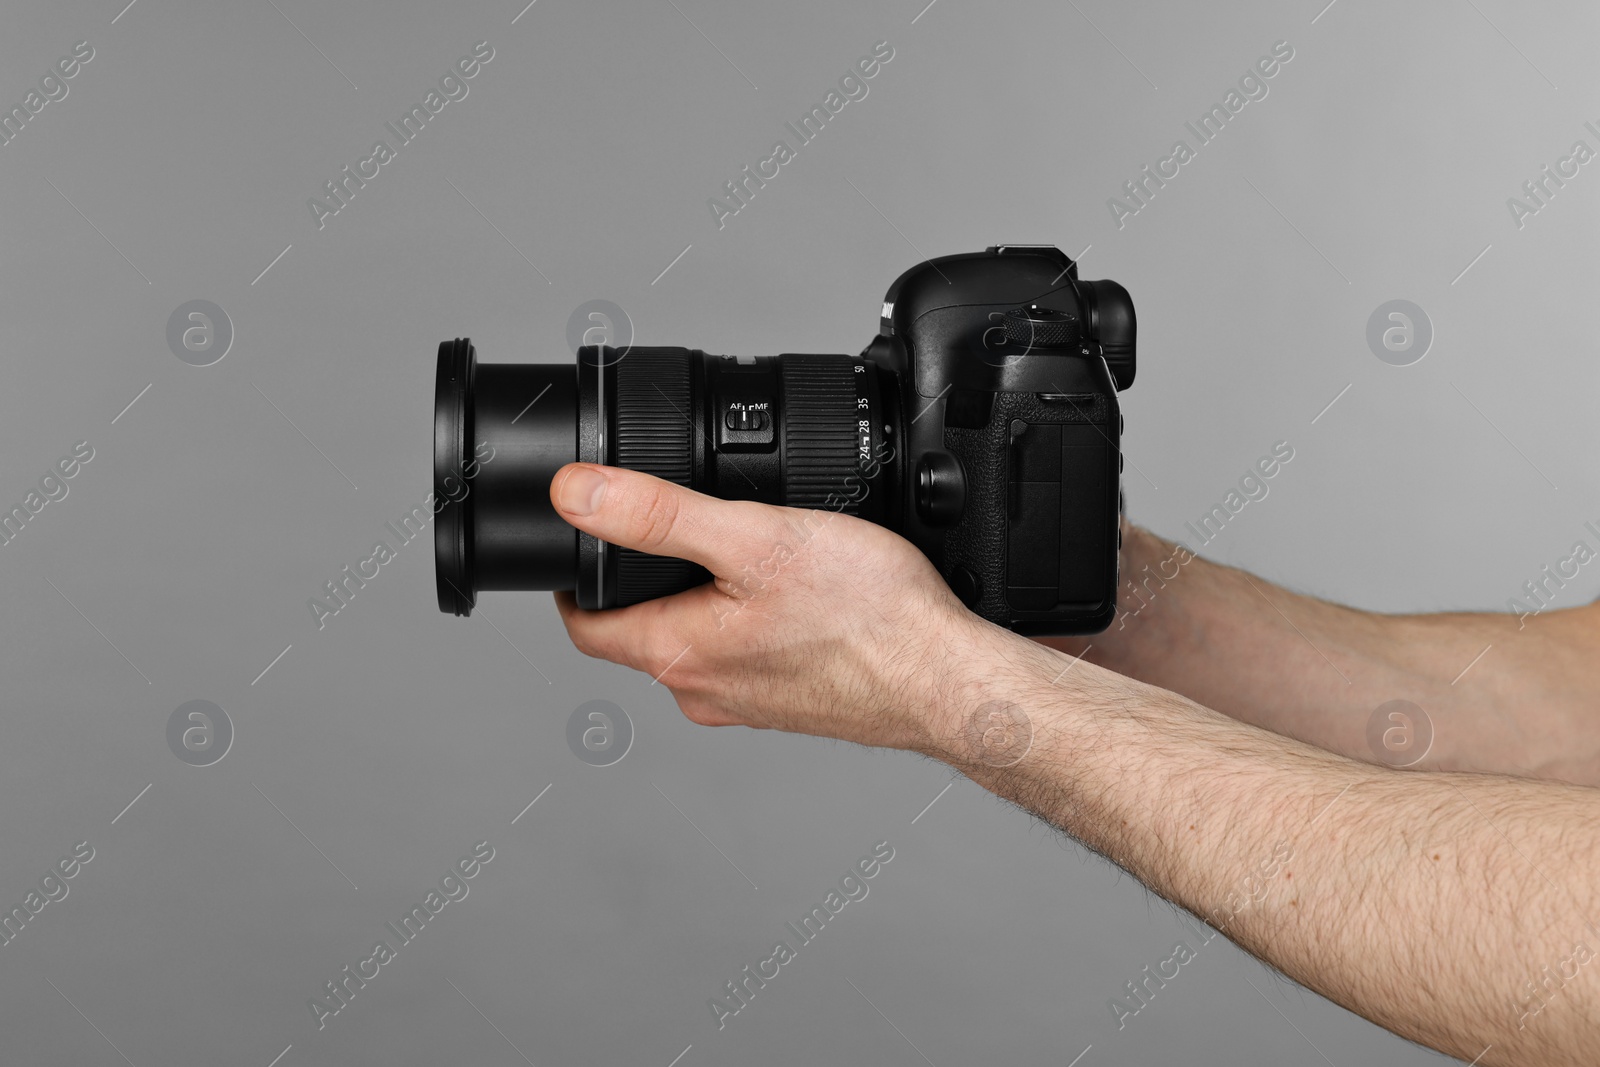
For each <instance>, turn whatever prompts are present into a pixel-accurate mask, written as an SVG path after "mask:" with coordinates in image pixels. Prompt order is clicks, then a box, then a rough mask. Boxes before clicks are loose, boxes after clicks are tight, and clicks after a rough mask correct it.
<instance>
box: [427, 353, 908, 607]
mask: <svg viewBox="0 0 1600 1067" xmlns="http://www.w3.org/2000/svg"><path fill="white" fill-rule="evenodd" d="M892 378H893V375H892V372H891V371H888V370H886V369H884V368H882V367H880V366H879V365H878V364H876V363H872V362H869V361H867V360H864V359H861V358H857V357H853V356H845V355H835V354H820V355H814V354H787V355H782V356H773V357H756V358H747V357H738V358H736V357H732V356H708V355H706V354H705V353H704V352H700V351H698V350H694V349H687V348H642V347H631V348H628V349H626V350H621V351H619V350H617V349H612V348H609V347H595V346H586V347H583V348H580V349H579V350H578V359H577V363H576V366H574V365H573V364H487V363H485V364H480V363H478V362H477V355H476V352H475V350H474V349H473V346H472V343H471V342H470V341H468V340H466V339H464V338H460V339H457V340H454V341H446V342H445V343H443V344H442V345H440V346H439V364H438V378H437V383H436V392H435V402H434V499H435V504H434V507H435V509H436V519H435V523H436V525H435V530H434V561H435V569H436V574H437V584H438V595H439V608H440V610H442V611H445V612H448V613H454V614H457V615H467V614H470V612H471V610H472V607H473V606H474V604H475V603H476V601H477V594H478V593H479V592H482V591H485V590H528V589H566V590H573V591H575V592H576V594H577V598H578V603H579V604H580V605H581V606H582V607H585V608H606V607H620V606H624V605H627V604H634V603H638V602H640V601H643V600H648V599H651V598H653V597H658V596H665V595H667V594H669V593H674V592H678V591H680V590H683V589H688V588H690V587H692V586H695V585H698V584H701V583H702V582H704V581H706V580H708V575H707V574H706V572H705V571H704V570H703V569H702V568H700V567H699V566H697V565H695V564H692V563H689V562H687V561H684V560H679V559H673V558H670V557H663V556H651V555H648V554H646V553H642V552H637V551H634V550H632V549H627V548H621V547H619V546H616V545H611V544H607V543H606V542H603V541H599V540H597V539H596V538H594V537H591V536H590V535H588V534H582V533H579V532H578V531H577V530H575V529H573V527H571V526H569V525H568V524H567V523H566V522H565V521H564V520H562V519H561V517H560V516H559V515H558V514H557V513H556V511H555V509H554V507H553V506H552V505H551V503H550V481H551V478H552V476H553V475H554V474H555V472H556V471H557V470H558V469H559V468H560V467H561V466H562V465H563V464H565V463H570V462H572V461H574V460H579V461H583V462H590V463H602V464H607V465H610V466H617V467H626V468H628V469H630V470H637V471H642V472H644V473H647V474H652V475H654V476H656V477H658V478H663V479H665V480H667V481H671V482H676V483H677V484H679V485H685V486H689V487H690V488H693V489H696V490H698V491H700V492H704V493H708V494H710V495H713V496H718V497H722V498H724V499H730V500H759V501H763V502H766V503H771V504H781V505H785V506H789V507H800V508H813V509H819V510H823V511H834V512H840V513H843V514H849V515H858V516H860V517H862V518H867V519H870V520H872V521H875V522H879V523H882V524H885V525H891V526H892V525H893V524H894V522H895V520H896V519H897V512H898V500H899V495H898V493H897V492H896V491H894V490H895V486H897V485H898V479H897V477H896V472H897V461H898V457H897V456H896V454H895V449H894V445H893V441H894V436H893V435H894V432H895V428H896V426H897V425H898V421H899V420H898V401H897V399H896V398H897V397H898V392H897V390H896V389H895V387H894V382H893V380H892ZM785 548H787V550H788V551H789V552H791V553H792V552H793V551H794V550H796V549H797V548H798V546H795V545H789V546H780V545H774V546H772V549H773V553H772V557H771V558H770V559H767V560H751V561H750V563H749V567H750V570H751V572H752V574H753V575H756V576H760V577H761V578H762V580H766V579H769V578H770V577H771V574H770V573H765V574H764V573H763V571H768V570H771V569H772V568H773V567H776V566H781V560H782V558H784V556H783V553H784V551H785Z"/></svg>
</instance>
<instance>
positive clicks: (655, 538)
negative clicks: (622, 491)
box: [628, 485, 678, 552]
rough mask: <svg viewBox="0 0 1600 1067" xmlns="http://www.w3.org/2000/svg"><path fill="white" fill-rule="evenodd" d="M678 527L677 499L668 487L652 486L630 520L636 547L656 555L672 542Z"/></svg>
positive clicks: (647, 489)
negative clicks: (655, 552) (654, 552)
mask: <svg viewBox="0 0 1600 1067" xmlns="http://www.w3.org/2000/svg"><path fill="white" fill-rule="evenodd" d="M677 524H678V498H677V495H676V494H674V493H673V492H671V491H670V490H669V489H668V488H667V487H666V486H664V485H652V486H649V487H648V488H646V489H645V490H644V491H643V492H641V493H640V494H639V497H638V499H637V500H636V501H635V503H634V506H633V511H632V513H631V514H630V515H629V517H628V532H629V535H630V538H631V540H632V541H633V543H634V545H636V546H637V547H638V548H640V549H641V550H643V551H645V552H653V551H655V550H656V549H659V548H662V547H663V546H665V545H666V544H668V543H669V542H670V541H671V540H672V533H673V530H674V529H675V528H676V526H677Z"/></svg>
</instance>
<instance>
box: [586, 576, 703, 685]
mask: <svg viewBox="0 0 1600 1067" xmlns="http://www.w3.org/2000/svg"><path fill="white" fill-rule="evenodd" d="M713 598H714V599H717V600H725V599H726V598H725V597H724V596H723V595H722V594H721V593H718V592H717V591H716V590H715V589H713V588H711V587H710V586H701V587H700V588H699V589H690V590H688V591H687V592H683V593H678V594H676V595H674V596H670V597H665V598H663V599H660V600H647V601H645V602H644V603H642V604H635V605H633V606H632V607H626V608H613V609H611V610H609V611H585V610H583V609H582V608H580V607H578V601H577V599H576V598H575V597H574V596H573V595H572V594H571V593H557V594H556V610H558V611H559V612H560V613H561V621H562V623H563V624H564V625H565V626H566V628H567V636H569V637H571V638H572V643H573V644H574V645H575V646H577V649H578V651H579V652H582V653H583V654H584V655H586V656H593V657H594V658H596V659H606V660H610V661H611V662H613V663H620V664H622V665H623V666H624V667H632V668H633V669H634V670H636V671H643V672H644V673H646V674H648V675H650V676H651V677H652V678H656V679H657V680H663V679H662V675H663V674H665V673H666V672H668V671H670V670H671V668H672V667H674V666H675V665H677V663H678V661H679V660H680V659H681V658H682V657H683V655H684V652H685V646H686V645H687V644H688V643H689V642H688V638H686V637H683V636H681V634H680V632H679V631H680V630H681V629H683V627H681V626H675V625H672V623H673V622H678V623H681V622H682V621H683V620H684V618H685V612H687V611H692V610H694V609H695V608H697V607H702V605H699V604H696V603H694V602H695V601H703V600H707V599H713ZM703 610H705V611H706V612H707V613H708V614H709V613H711V612H712V610H713V609H712V608H711V607H703ZM664 680H665V681H671V678H670V676H669V677H667V678H666V679H664Z"/></svg>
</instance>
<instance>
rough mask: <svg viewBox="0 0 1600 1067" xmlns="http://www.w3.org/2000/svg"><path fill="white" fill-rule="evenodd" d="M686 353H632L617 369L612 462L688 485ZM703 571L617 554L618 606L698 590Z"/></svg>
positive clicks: (690, 435)
mask: <svg viewBox="0 0 1600 1067" xmlns="http://www.w3.org/2000/svg"><path fill="white" fill-rule="evenodd" d="M689 374H690V363H689V353H688V351H687V350H681V349H680V350H678V351H673V352H641V351H638V350H635V351H633V352H632V353H630V354H629V355H628V356H626V357H625V358H623V359H622V361H621V362H619V363H618V364H617V370H616V390H617V396H616V418H615V420H614V421H613V423H612V442H613V445H612V449H611V455H612V462H613V463H615V464H616V465H617V466H619V467H625V468H627V469H628V470H635V471H641V472H643V473H645V474H653V475H655V476H656V477H657V478H663V479H665V480H667V481H669V482H676V483H678V484H679V485H688V484H689V482H690V479H691V475H692V472H693V462H694V423H693V422H692V421H691V417H690V416H691V412H690V408H689V405H690V401H691V391H690V385H689ZM707 578H708V575H707V574H706V572H705V570H704V568H702V567H700V566H698V565H696V564H693V563H690V562H688V561H687V560H681V559H674V558H672V557H670V556H652V555H649V554H648V553H645V552H637V551H635V550H633V549H631V548H619V549H617V600H616V606H618V607H624V606H626V605H628V604H637V603H639V602H640V601H642V600H650V599H653V598H655V597H659V596H666V595H668V594H671V593H676V592H680V591H681V590H684V589H688V588H691V587H692V586H696V585H700V584H701V583H703V582H705V581H706V580H707Z"/></svg>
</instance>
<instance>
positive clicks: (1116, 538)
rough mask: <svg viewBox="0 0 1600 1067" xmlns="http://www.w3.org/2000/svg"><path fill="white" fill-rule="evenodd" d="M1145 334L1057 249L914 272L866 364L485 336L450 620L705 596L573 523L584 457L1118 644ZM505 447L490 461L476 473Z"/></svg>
mask: <svg viewBox="0 0 1600 1067" xmlns="http://www.w3.org/2000/svg"><path fill="white" fill-rule="evenodd" d="M1134 332H1135V321H1134V313H1133V303H1132V301H1131V300H1130V299H1129V297H1128V292H1127V290H1126V289H1124V288H1123V287H1122V286H1121V285H1118V284H1117V283H1116V282H1113V281H1083V280H1080V279H1079V278H1078V269H1077V265H1076V264H1075V263H1074V262H1073V261H1072V260H1071V259H1070V258H1068V257H1067V256H1066V255H1064V254H1063V253H1062V252H1060V251H1059V250H1058V249H1056V248H1054V247H1051V246H1048V245H998V246H995V247H991V248H988V249H986V250H985V251H983V252H973V253H966V254H962V255H952V256H943V257H941V258H938V259H932V260H928V261H926V262H923V263H919V264H918V265H916V266H914V267H912V268H911V269H910V270H908V271H906V272H905V273H904V274H902V275H901V276H900V277H899V278H898V279H896V280H895V282H894V284H893V285H891V286H890V287H889V291H888V294H887V295H886V296H885V297H884V300H883V315H882V318H881V320H880V322H879V327H878V334H877V336H876V337H874V338H873V339H872V341H871V342H870V343H869V344H868V345H867V346H866V348H865V349H864V350H863V351H862V352H861V354H860V355H856V356H850V355H842V354H835V353H820V354H817V353H786V354H783V355H778V356H755V357H748V356H710V355H707V354H706V353H704V352H701V351H699V350H697V349H689V348H647V347H641V346H634V345H630V346H628V347H625V348H613V347H610V346H605V345H599V346H596V345H588V346H583V347H581V348H579V349H578V352H577V361H576V363H575V364H573V363H561V364H553V363H543V364H539V363H517V364H513V363H479V362H478V361H477V356H476V352H475V350H474V349H473V346H472V343H471V342H470V341H469V340H467V339H465V338H458V339H456V340H453V341H446V342H444V343H443V344H441V345H440V346H439V362H438V379H437V388H436V394H435V404H434V496H435V500H436V501H438V502H440V503H441V504H442V508H441V510H440V511H439V512H438V515H437V518H436V524H435V528H434V562H435V567H436V572H437V582H438V593H439V607H440V609H441V610H443V611H445V612H453V613H455V614H457V615H467V614H470V613H471V610H472V608H473V606H474V605H475V603H476V601H477V594H478V593H479V592H481V591H484V590H512V589H526V590H531V589H565V590H572V591H573V592H575V594H576V597H577V601H578V603H579V605H580V606H582V607H585V608H610V607H621V606H624V605H628V604H636V603H639V602H640V601H644V600H649V599H651V598H653V597H660V596H666V595H668V594H671V593H676V592H679V591H681V590H684V589H688V588H690V587H692V586H695V585H698V584H700V583H702V582H705V581H707V580H708V575H707V573H706V572H705V570H704V569H703V568H701V567H699V566H697V565H696V564H693V563H690V562H688V561H685V560H680V559H673V558H669V557H664V556H652V555H648V554H646V553H642V552H638V551H635V550H633V549H628V548H622V547H620V546H617V545H612V544H608V543H606V542H604V541H600V540H598V539H596V538H594V537H592V536H590V535H589V534H585V533H581V532H579V531H577V530H575V529H573V527H571V526H569V525H568V524H567V523H566V522H564V521H563V520H562V519H561V518H560V516H559V515H558V514H557V513H556V511H555V509H554V508H553V507H552V505H551V503H550V496H549V490H550V481H551V478H552V476H553V475H554V474H555V472H556V471H557V470H558V469H559V468H560V467H561V466H562V465H563V464H566V463H570V462H573V461H575V460H576V461H583V462H588V463H601V464H607V465H611V466H618V467H627V468H629V469H632V470H637V471H643V472H645V473H648V474H652V475H655V476H656V477H659V478H665V479H667V480H668V481H672V482H677V483H678V484H680V485H685V486H688V487H690V488H692V489H695V490H698V491H699V492H702V493H708V494H711V495H713V496H718V497H722V498H724V499H729V500H759V501H762V502H764V503H768V504H779V505H784V506H787V507H796V508H812V509H819V510H824V511H834V512H841V513H843V514H847V515H854V516H858V517H860V518H863V519H867V520H869V521H872V522H875V523H878V524H880V525H882V526H885V527H887V528H889V529H891V530H893V531H895V532H896V533H898V534H900V535H901V536H903V537H905V538H906V539H907V540H909V541H910V542H911V543H912V544H914V545H916V546H917V547H918V548H919V549H921V550H922V552H923V553H924V554H926V555H927V557H928V558H929V559H930V560H931V561H932V562H933V564H934V566H935V567H937V568H938V570H939V573H940V574H941V575H942V576H943V577H944V579H945V581H946V582H947V583H948V584H949V586H950V588H951V589H952V590H954V591H955V593H956V595H957V596H958V597H960V599H961V600H962V602H963V603H965V604H966V605H967V607H969V608H970V609H971V610H972V611H974V612H975V613H977V614H978V615H981V616H982V617H983V618H985V619H988V620H989V621H991V622H993V623H996V624H998V625H1000V626H1004V627H1007V628H1009V629H1011V630H1014V631H1016V632H1018V633H1024V634H1038V635H1043V634H1084V633H1095V632H1098V631H1100V630H1103V629H1105V628H1106V626H1108V625H1109V624H1110V623H1111V621H1112V619H1113V618H1114V617H1115V614H1116V594H1117V558H1118V548H1119V542H1120V533H1119V529H1120V526H1119V517H1120V512H1121V499H1122V498H1121V484H1120V479H1121V471H1122V454H1121V451H1120V440H1121V435H1122V416H1121V414H1120V412H1119V410H1118V406H1117V393H1118V392H1120V391H1121V390H1123V389H1126V388H1128V387H1129V386H1130V385H1132V384H1133V377H1134ZM484 444H487V445H488V446H490V447H491V448H492V451H490V452H489V453H488V454H489V455H491V456H493V457H494V459H493V462H492V463H477V462H475V461H474V460H473V458H472V457H473V455H474V454H478V455H481V454H483V445H484ZM463 481H464V482H465V487H466V491H465V492H462V491H461V489H462V484H463ZM436 506H438V505H437V504H436Z"/></svg>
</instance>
